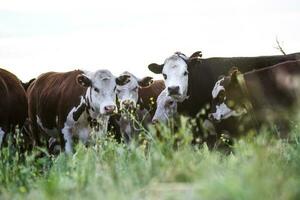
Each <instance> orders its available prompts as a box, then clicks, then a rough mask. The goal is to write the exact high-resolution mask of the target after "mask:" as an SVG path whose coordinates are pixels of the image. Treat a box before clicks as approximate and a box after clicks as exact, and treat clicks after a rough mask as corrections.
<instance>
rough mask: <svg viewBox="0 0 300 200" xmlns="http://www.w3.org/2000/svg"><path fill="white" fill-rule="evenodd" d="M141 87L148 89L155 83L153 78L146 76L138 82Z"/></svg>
mask: <svg viewBox="0 0 300 200" xmlns="http://www.w3.org/2000/svg"><path fill="white" fill-rule="evenodd" d="M138 83H139V86H140V87H148V86H150V85H151V84H152V83H153V78H152V77H150V76H146V77H144V78H142V79H141V80H139V81H138Z"/></svg>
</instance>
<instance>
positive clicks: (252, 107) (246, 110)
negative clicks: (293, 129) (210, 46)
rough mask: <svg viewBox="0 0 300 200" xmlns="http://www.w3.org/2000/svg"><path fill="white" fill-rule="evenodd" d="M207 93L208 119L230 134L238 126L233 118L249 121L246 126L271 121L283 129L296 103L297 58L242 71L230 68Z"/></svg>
mask: <svg viewBox="0 0 300 200" xmlns="http://www.w3.org/2000/svg"><path fill="white" fill-rule="evenodd" d="M211 95H212V98H213V101H212V113H211V114H210V118H211V119H213V120H214V121H216V122H219V123H217V125H218V124H220V125H219V127H220V128H221V129H224V130H228V131H229V132H230V133H231V134H232V135H234V133H235V132H238V130H239V128H238V126H239V125H241V123H239V122H237V121H245V119H247V120H248V121H249V120H250V122H251V124H250V126H260V125H261V124H264V123H274V124H276V125H278V127H279V131H280V128H282V131H283V132H284V131H285V130H286V127H287V126H288V122H287V121H288V120H287V119H288V118H291V117H292V116H293V114H295V111H297V105H298V103H299V97H300V60H298V61H287V62H283V63H279V64H277V65H274V66H271V67H266V68H262V69H260V70H255V71H251V72H247V73H245V74H242V73H241V72H240V71H239V70H238V69H233V70H232V71H231V72H230V74H229V76H225V77H221V78H220V79H219V80H218V81H217V82H216V84H215V86H214V88H213V90H212V94H211ZM220 128H219V129H220ZM237 134H238V133H237ZM283 134H284V133H283Z"/></svg>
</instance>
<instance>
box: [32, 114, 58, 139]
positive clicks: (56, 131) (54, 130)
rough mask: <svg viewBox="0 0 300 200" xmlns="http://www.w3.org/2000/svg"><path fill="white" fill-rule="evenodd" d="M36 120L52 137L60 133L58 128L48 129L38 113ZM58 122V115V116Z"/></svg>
mask: <svg viewBox="0 0 300 200" xmlns="http://www.w3.org/2000/svg"><path fill="white" fill-rule="evenodd" d="M36 122H37V124H38V125H39V127H40V128H41V129H42V130H43V131H44V132H45V133H46V134H47V135H49V136H50V137H56V136H57V134H58V130H57V128H53V129H48V128H46V127H44V126H43V124H42V120H41V119H40V117H39V116H38V115H36ZM56 123H57V117H56Z"/></svg>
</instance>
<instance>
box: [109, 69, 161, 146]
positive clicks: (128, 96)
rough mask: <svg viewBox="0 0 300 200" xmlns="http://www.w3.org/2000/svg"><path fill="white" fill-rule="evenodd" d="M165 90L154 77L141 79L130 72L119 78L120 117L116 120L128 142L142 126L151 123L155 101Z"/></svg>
mask: <svg viewBox="0 0 300 200" xmlns="http://www.w3.org/2000/svg"><path fill="white" fill-rule="evenodd" d="M124 80H125V81H124ZM163 89H164V83H163V81H153V80H152V77H148V76H147V77H144V78H142V79H140V78H137V77H136V76H134V75H133V74H132V73H130V72H123V73H122V74H121V75H120V76H119V77H118V79H117V89H116V92H117V98H118V102H119V106H120V115H119V116H118V119H116V117H115V120H117V121H118V122H117V124H118V127H119V131H120V133H121V135H122V137H123V138H124V140H125V141H126V142H128V141H130V140H131V138H132V137H133V136H134V134H135V133H136V132H138V130H140V128H141V125H146V124H147V123H149V122H150V121H151V117H152V116H153V113H154V111H155V108H156V104H155V101H156V99H157V97H158V95H159V94H160V92H161V91H162V90H163ZM116 131H117V132H118V130H116Z"/></svg>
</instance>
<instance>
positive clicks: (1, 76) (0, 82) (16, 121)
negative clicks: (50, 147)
mask: <svg viewBox="0 0 300 200" xmlns="http://www.w3.org/2000/svg"><path fill="white" fill-rule="evenodd" d="M27 107H28V106H27V98H26V93H25V90H24V88H23V87H22V85H21V82H20V80H19V79H18V78H17V77H16V76H15V75H13V74H12V73H10V72H8V71H6V70H4V69H0V147H1V144H2V141H3V140H4V138H5V135H6V133H8V132H15V128H16V126H18V127H19V128H20V129H21V128H22V126H23V124H24V122H25V120H26V117H27Z"/></svg>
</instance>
